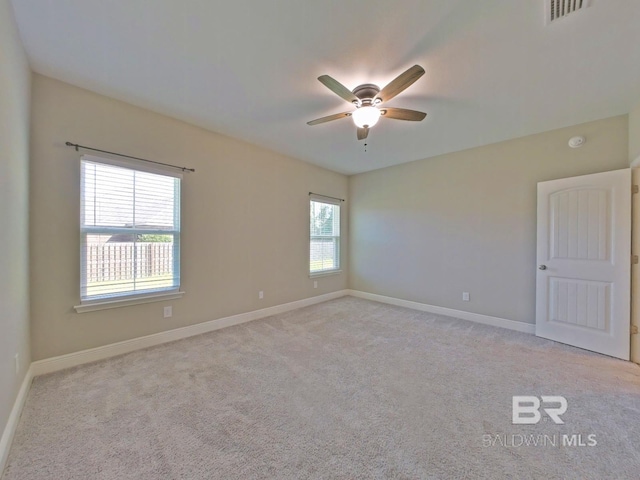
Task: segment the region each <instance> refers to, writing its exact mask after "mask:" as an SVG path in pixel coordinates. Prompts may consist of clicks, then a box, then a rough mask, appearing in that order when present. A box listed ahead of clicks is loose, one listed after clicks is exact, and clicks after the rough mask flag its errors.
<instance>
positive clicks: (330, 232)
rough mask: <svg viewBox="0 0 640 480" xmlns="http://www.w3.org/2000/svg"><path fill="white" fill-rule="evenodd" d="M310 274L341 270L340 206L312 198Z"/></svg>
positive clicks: (336, 203)
mask: <svg viewBox="0 0 640 480" xmlns="http://www.w3.org/2000/svg"><path fill="white" fill-rule="evenodd" d="M309 203H310V215H309V217H310V242H309V272H310V273H326V272H331V271H334V270H338V269H339V268H340V205H339V201H336V202H335V203H334V202H332V201H331V200H328V199H325V198H322V199H321V198H320V197H316V196H312V197H311V200H310V202H309Z"/></svg>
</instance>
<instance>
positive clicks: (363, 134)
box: [358, 127, 369, 140]
mask: <svg viewBox="0 0 640 480" xmlns="http://www.w3.org/2000/svg"><path fill="white" fill-rule="evenodd" d="M367 135H369V129H368V128H366V127H365V128H358V140H364V139H365V138H367Z"/></svg>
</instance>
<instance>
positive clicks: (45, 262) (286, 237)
mask: <svg viewBox="0 0 640 480" xmlns="http://www.w3.org/2000/svg"><path fill="white" fill-rule="evenodd" d="M32 95H33V108H32V132H33V136H32V142H31V148H32V170H31V171H32V175H31V237H30V238H31V263H32V276H31V288H32V290H31V294H32V295H31V298H32V302H31V311H32V336H31V338H32V350H33V357H34V360H38V359H43V358H48V357H51V356H55V355H61V354H65V353H70V352H74V351H78V350H82V349H87V348H92V347H97V346H100V345H106V344H110V343H113V342H118V341H122V340H126V339H130V338H135V337H139V336H142V335H148V334H152V333H156V332H160V331H164V330H169V329H173V328H177V327H181V326H185V325H190V324H195V323H200V322H204V321H208V320H213V319H216V318H220V317H225V316H228V315H233V314H237V313H242V312H246V311H251V310H256V309H260V308H266V307H269V306H273V305H279V304H283V303H287V302H291V301H295V300H300V299H303V298H307V297H312V296H314V295H319V294H323V293H328V292H332V291H336V290H340V289H344V288H346V286H347V283H346V282H347V278H346V273H343V274H339V275H334V276H328V277H323V278H320V279H318V282H319V285H318V288H317V289H313V281H312V280H310V279H309V276H308V235H309V204H308V193H309V191H313V192H318V193H322V194H325V195H331V196H337V197H342V198H346V196H347V188H348V179H347V177H346V176H344V175H340V174H337V173H333V172H330V171H328V170H324V169H321V168H318V167H315V166H312V165H309V164H306V163H303V162H301V161H298V160H294V159H291V158H287V157H284V156H282V155H279V154H276V153H273V152H270V151H267V150H264V149H261V148H258V147H255V146H252V145H249V144H247V143H243V142H240V141H236V140H233V139H231V138H228V137H225V136H222V135H218V134H215V133H212V132H208V131H206V130H202V129H200V128H197V127H194V126H192V125H188V124H186V123H183V122H180V121H177V120H174V119H171V118H168V117H165V116H163V115H159V114H156V113H153V112H150V111H147V110H144V109H141V108H137V107H134V106H131V105H128V104H125V103H122V102H119V101H116V100H112V99H109V98H107V97H103V96H100V95H97V94H94V93H91V92H88V91H86V90H82V89H79V88H76V87H73V86H71V85H68V84H65V83H61V82H58V81H55V80H52V79H50V78H47V77H43V76H40V75H34V77H33V90H32ZM67 140H68V141H71V142H75V143H81V144H85V145H89V146H95V147H98V148H104V149H107V150H112V151H116V152H122V153H126V154H129V155H134V156H139V157H143V158H149V159H152V160H157V161H161V162H168V163H174V164H180V165H187V166H190V167H193V168H195V169H196V172H195V173H193V174H186V175H185V178H184V180H183V186H182V194H183V198H182V239H181V254H182V268H181V276H182V290H184V291H185V292H186V295H185V296H184V297H183V298H182V299H179V300H174V301H172V302H158V303H151V304H145V305H136V306H131V307H123V308H117V309H111V310H103V311H98V312H92V313H83V314H77V313H75V312H74V310H73V306H74V305H77V304H78V303H79V270H80V265H79V262H80V257H79V251H80V250H79V249H80V245H79V208H80V207H79V204H80V203H79V202H80V197H79V195H80V191H79V186H80V177H79V175H80V164H79V157H80V154H79V153H76V152H75V151H74V150H73V149H72V148H68V147H65V146H64V142H65V141H67ZM343 211H344V214H343V232H346V231H347V220H348V216H347V214H346V213H347V212H346V209H344V210H343ZM342 252H343V262H344V264H345V265H346V263H347V257H346V253H347V238H346V235H344V236H343V245H342ZM259 290H263V291H264V295H265V298H264V299H263V300H258V291H259ZM169 304H171V305H173V317H172V318H169V319H164V318H163V315H162V312H163V307H164V306H165V305H169Z"/></svg>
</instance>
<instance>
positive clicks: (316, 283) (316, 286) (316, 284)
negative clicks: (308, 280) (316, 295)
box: [313, 280, 318, 288]
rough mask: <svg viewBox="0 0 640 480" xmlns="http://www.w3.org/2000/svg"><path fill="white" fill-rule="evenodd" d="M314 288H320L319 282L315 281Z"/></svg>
mask: <svg viewBox="0 0 640 480" xmlns="http://www.w3.org/2000/svg"><path fill="white" fill-rule="evenodd" d="M313 288H318V281H317V280H314V281H313Z"/></svg>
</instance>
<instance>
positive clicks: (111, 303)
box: [73, 291, 185, 313]
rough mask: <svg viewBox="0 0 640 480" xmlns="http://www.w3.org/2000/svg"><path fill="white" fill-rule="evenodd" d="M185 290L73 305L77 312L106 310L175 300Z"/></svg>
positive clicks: (180, 296)
mask: <svg viewBox="0 0 640 480" xmlns="http://www.w3.org/2000/svg"><path fill="white" fill-rule="evenodd" d="M184 293H185V292H175V291H173V292H163V293H148V294H144V295H139V296H135V297H127V298H114V299H105V300H101V301H95V302H90V303H84V304H82V305H76V306H75V307H73V308H74V309H75V310H76V312H77V313H86V312H95V311H96V310H106V309H108V308H119V307H128V306H130V305H139V304H142V303H152V302H164V301H167V300H175V299H177V298H182V296H183V295H184Z"/></svg>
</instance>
